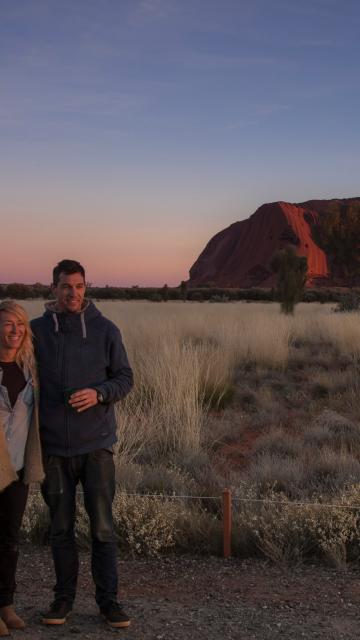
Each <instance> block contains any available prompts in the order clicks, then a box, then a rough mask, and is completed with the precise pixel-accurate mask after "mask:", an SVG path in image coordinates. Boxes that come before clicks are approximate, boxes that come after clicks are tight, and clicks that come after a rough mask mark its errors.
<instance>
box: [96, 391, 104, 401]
mask: <svg viewBox="0 0 360 640" xmlns="http://www.w3.org/2000/svg"><path fill="white" fill-rule="evenodd" d="M96 397H97V401H98V402H100V404H102V403H103V402H104V396H103V394H102V393H101V392H100V391H97V392H96Z"/></svg>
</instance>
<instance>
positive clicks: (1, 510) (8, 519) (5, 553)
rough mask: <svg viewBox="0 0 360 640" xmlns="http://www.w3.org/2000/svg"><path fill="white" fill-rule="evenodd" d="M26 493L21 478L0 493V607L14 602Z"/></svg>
mask: <svg viewBox="0 0 360 640" xmlns="http://www.w3.org/2000/svg"><path fill="white" fill-rule="evenodd" d="M19 476H20V477H22V473H20V474H19ZM28 493H29V487H28V486H27V485H25V484H23V482H22V481H21V480H16V481H15V482H12V483H11V484H10V485H9V486H8V487H6V489H4V491H2V492H1V493H0V607H6V606H8V605H9V604H12V603H13V602H14V593H15V589H16V581H15V575H16V566H17V561H18V557H19V534H20V527H21V522H22V518H23V515H24V511H25V506H26V500H27V497H28Z"/></svg>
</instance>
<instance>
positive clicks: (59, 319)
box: [44, 298, 101, 339]
mask: <svg viewBox="0 0 360 640" xmlns="http://www.w3.org/2000/svg"><path fill="white" fill-rule="evenodd" d="M97 316H101V313H100V311H99V309H97V308H96V307H95V305H94V303H93V302H92V301H91V300H89V299H88V298H85V299H84V303H83V306H82V308H81V311H80V312H79V313H68V312H66V311H59V310H58V309H57V302H56V300H51V301H50V302H47V303H46V304H45V311H44V317H51V318H52V321H53V323H54V331H55V333H59V327H60V326H61V327H62V328H63V329H65V330H66V332H71V331H76V329H77V328H78V326H79V322H80V325H81V331H82V336H83V338H84V339H85V338H86V336H87V331H86V323H87V322H90V321H91V320H93V318H96V317H97Z"/></svg>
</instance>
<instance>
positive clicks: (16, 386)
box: [0, 361, 26, 407]
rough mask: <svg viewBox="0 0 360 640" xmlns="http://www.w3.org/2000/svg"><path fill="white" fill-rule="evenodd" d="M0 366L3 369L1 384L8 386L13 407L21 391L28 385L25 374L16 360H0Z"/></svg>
mask: <svg viewBox="0 0 360 640" xmlns="http://www.w3.org/2000/svg"><path fill="white" fill-rule="evenodd" d="M0 367H1V369H2V370H3V376H2V381H1V384H2V386H3V387H6V388H7V390H8V394H9V399H10V404H11V406H12V407H13V406H14V404H15V402H16V400H17V397H18V395H19V393H20V391H22V390H23V389H24V387H25V385H26V380H25V376H24V374H23V372H22V370H21V369H20V367H19V365H18V364H16V362H1V361H0Z"/></svg>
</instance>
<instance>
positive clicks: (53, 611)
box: [42, 598, 72, 624]
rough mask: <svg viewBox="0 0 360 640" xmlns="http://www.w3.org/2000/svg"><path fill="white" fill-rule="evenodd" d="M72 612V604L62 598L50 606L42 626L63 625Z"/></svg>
mask: <svg viewBox="0 0 360 640" xmlns="http://www.w3.org/2000/svg"><path fill="white" fill-rule="evenodd" d="M71 610H72V602H70V601H69V600H65V599H64V598H58V599H56V600H54V602H53V603H52V604H51V605H50V609H49V611H47V612H46V613H45V615H44V616H43V619H42V623H43V624H64V622H65V620H66V618H67V617H68V615H69V613H71Z"/></svg>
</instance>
